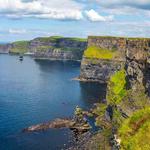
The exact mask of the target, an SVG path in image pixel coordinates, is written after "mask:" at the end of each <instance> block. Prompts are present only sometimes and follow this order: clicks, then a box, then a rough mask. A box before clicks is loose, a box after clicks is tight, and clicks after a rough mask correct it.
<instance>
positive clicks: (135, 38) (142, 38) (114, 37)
mask: <svg viewBox="0 0 150 150" xmlns="http://www.w3.org/2000/svg"><path fill="white" fill-rule="evenodd" d="M89 38H94V39H95V38H99V39H103V38H106V39H111V38H112V39H127V40H150V38H146V37H119V36H89Z"/></svg>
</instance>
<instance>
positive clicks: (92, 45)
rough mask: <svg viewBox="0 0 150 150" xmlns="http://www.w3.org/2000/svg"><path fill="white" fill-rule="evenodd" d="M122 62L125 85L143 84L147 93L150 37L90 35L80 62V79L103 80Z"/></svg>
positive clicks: (133, 87)
mask: <svg viewBox="0 0 150 150" xmlns="http://www.w3.org/2000/svg"><path fill="white" fill-rule="evenodd" d="M124 65H125V69H126V73H127V80H128V84H129V85H128V86H129V88H132V89H136V88H137V87H138V85H139V86H141V85H142V86H144V87H145V89H146V91H147V92H149V93H150V39H148V38H147V39H146V38H121V37H94V36H90V37H89V38H88V48H87V50H85V52H84V56H83V59H82V63H81V74H80V78H81V79H86V80H92V81H101V82H102V81H103V82H107V81H108V79H109V77H110V76H111V74H113V73H114V72H115V71H117V70H119V69H120V68H121V66H124Z"/></svg>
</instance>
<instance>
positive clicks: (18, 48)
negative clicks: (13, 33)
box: [10, 41, 29, 54]
mask: <svg viewBox="0 0 150 150" xmlns="http://www.w3.org/2000/svg"><path fill="white" fill-rule="evenodd" d="M12 44H13V47H12V48H11V50H10V52H11V53H22V54H23V53H26V52H27V51H28V46H29V41H17V42H14V43H12Z"/></svg>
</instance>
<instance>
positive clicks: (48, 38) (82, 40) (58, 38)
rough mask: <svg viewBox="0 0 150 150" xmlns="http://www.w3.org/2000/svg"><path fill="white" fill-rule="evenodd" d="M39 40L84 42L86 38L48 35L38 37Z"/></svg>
mask: <svg viewBox="0 0 150 150" xmlns="http://www.w3.org/2000/svg"><path fill="white" fill-rule="evenodd" d="M37 39H38V40H40V41H41V42H57V41H59V40H63V39H64V40H72V41H79V42H86V41H87V39H85V38H75V37H63V36H50V37H39V38H37Z"/></svg>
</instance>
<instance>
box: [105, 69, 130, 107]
mask: <svg viewBox="0 0 150 150" xmlns="http://www.w3.org/2000/svg"><path fill="white" fill-rule="evenodd" d="M126 95H127V90H126V73H125V70H124V69H122V70H120V71H117V72H116V73H115V74H114V75H112V76H111V78H110V81H109V83H108V92H107V100H108V102H109V104H111V105H117V104H119V103H120V102H121V101H122V99H123V98H124V97H125V96H126Z"/></svg>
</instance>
